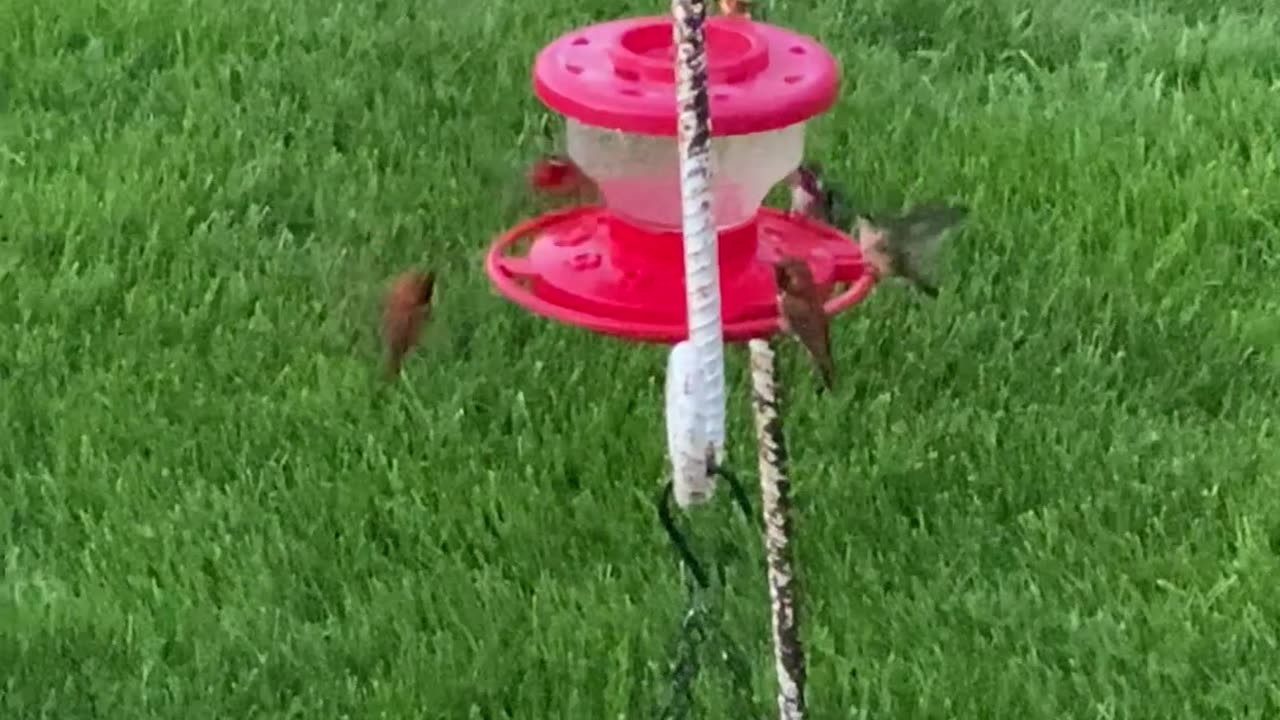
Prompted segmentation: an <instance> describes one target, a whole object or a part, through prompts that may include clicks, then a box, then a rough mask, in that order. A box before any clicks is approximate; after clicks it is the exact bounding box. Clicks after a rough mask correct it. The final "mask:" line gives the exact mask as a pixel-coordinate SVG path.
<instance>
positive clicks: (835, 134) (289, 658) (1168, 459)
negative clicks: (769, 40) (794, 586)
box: [0, 0, 1280, 720]
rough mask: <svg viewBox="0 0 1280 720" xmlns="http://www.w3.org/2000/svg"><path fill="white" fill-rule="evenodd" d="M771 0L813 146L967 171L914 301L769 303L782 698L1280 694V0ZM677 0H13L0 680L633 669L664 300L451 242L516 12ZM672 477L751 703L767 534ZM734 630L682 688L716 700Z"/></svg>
mask: <svg viewBox="0 0 1280 720" xmlns="http://www.w3.org/2000/svg"><path fill="white" fill-rule="evenodd" d="M771 10H772V13H771V15H772V17H771V19H773V20H775V21H776V22H779V23H781V24H785V25H789V26H792V27H794V28H797V29H799V30H801V31H804V32H808V33H811V34H813V35H815V36H817V37H818V38H820V39H821V40H823V41H824V42H825V43H826V44H827V45H828V46H829V47H831V48H832V50H833V51H834V52H835V53H836V54H837V56H838V57H839V58H840V59H841V62H842V65H843V68H844V72H845V83H844V86H843V91H842V95H841V98H840V100H839V102H838V104H837V106H836V107H835V108H834V109H833V110H832V112H831V113H829V114H828V115H827V116H826V117H824V118H822V119H821V120H820V121H818V122H816V123H815V124H814V125H813V126H812V127H811V130H810V135H809V138H810V149H811V151H812V154H813V155H814V156H816V157H821V158H822V159H823V160H824V161H825V163H826V164H827V165H828V166H829V167H830V169H831V170H832V171H833V172H834V174H836V175H839V176H840V178H841V179H842V180H843V181H844V183H845V184H846V185H848V186H849V188H850V189H851V190H852V191H853V192H854V194H855V195H856V196H857V197H858V199H859V200H861V201H863V202H865V203H867V204H870V205H872V206H874V207H884V208H897V207H899V206H900V205H901V204H903V203H906V202H912V201H917V200H924V199H930V198H941V199H953V200H961V201H963V202H965V203H967V204H968V205H969V206H970V207H971V208H972V210H973V213H974V214H973V218H972V220H971V222H970V223H969V225H968V227H967V229H966V230H965V231H964V232H963V233H962V234H961V235H959V236H958V240H957V241H956V242H955V243H954V245H953V246H952V248H951V251H950V252H949V253H948V255H947V258H946V263H945V276H944V278H945V282H944V292H943V295H942V297H941V298H940V299H939V300H938V301H937V302H934V303H924V302H920V301H918V300H917V299H916V298H915V296H913V295H911V294H910V293H909V292H907V291H906V290H904V289H902V288H900V287H897V286H892V287H890V286H884V287H882V288H881V289H880V290H879V291H877V293H876V294H875V296H874V297H872V298H871V299H870V300H869V301H867V302H866V303H865V304H864V305H862V306H860V307H859V308H857V309H856V310H854V311H852V312H850V313H848V314H847V315H845V316H843V317H842V318H841V319H840V321H839V322H838V323H837V325H836V327H835V330H834V334H835V344H836V350H837V353H838V356H839V358H838V359H839V360H840V362H841V364H842V373H843V378H842V386H841V387H840V389H839V391H838V392H837V393H836V394H835V395H834V396H828V397H822V398H820V397H817V396H816V395H815V393H814V392H813V390H814V380H813V378H812V376H811V373H809V372H808V368H807V366H805V365H803V364H802V359H801V358H800V357H799V356H798V355H797V354H796V353H795V351H794V350H795V349H794V348H793V347H790V346H787V350H786V355H785V357H784V363H783V366H784V370H786V371H787V374H788V377H790V378H793V379H794V384H795V386H794V388H793V392H792V398H793V403H792V405H791V407H790V412H789V416H788V422H789V425H788V432H789V441H790V444H791V448H792V452H793V455H794V458H793V471H794V476H795V481H796V492H797V503H798V521H799V531H798V532H799V537H798V540H797V550H798V562H799V563H800V566H801V572H802V573H803V581H804V592H805V594H804V603H805V607H804V612H805V616H804V623H805V624H804V626H803V628H802V630H803V633H804V636H805V638H806V641H807V643H808V646H809V649H810V662H811V666H810V692H809V698H810V704H811V707H812V709H811V714H812V717H813V718H815V719H817V720H821V719H824V718H860V717H868V718H975V719H982V718H1017V719H1019V720H1031V719H1041V718H1043V719H1045V720H1050V719H1054V720H1056V719H1059V718H1193V719H1197V720H1198V719H1205V718H1276V717H1280V558H1278V553H1280V426H1278V425H1277V416H1278V415H1280V280H1278V279H1277V272H1278V271H1280V130H1278V129H1277V128H1280V51H1277V42H1280V41H1278V40H1277V38H1278V37H1280V7H1278V6H1277V5H1276V4H1275V3H1274V2H1270V1H1265V2H1264V1H1263V0H1235V1H1228V2H1221V3H1208V2H1204V1H1203V0H1195V1H1192V0H1166V1H1165V2H1157V1H1156V0H1147V1H1145V2H1138V1H1137V0H1077V1H1075V2H1062V3H1059V2H1055V0H1021V1H1017V0H955V1H954V2H944V0H870V1H868V2H858V1H855V0H843V1H842V2H837V1H836V0H813V2H801V1H799V0H790V1H786V2H783V1H781V0H780V1H779V2H778V3H776V4H775V5H774V7H772V8H771ZM663 11H665V6H664V4H663V3H661V2H657V1H656V0H643V1H641V0H628V1H627V2H609V1H606V0H582V1H581V2H570V0H536V1H535V0H526V1H523V2H517V1H516V0H484V2H476V3H466V2H445V0H425V1H424V0H372V1H370V2H356V3H351V2H338V1H337V0H278V1H276V2H268V1H267V0H247V1H246V2H239V3H217V2H210V3H197V2H192V1H190V0H125V1H123V2H115V3H107V2H92V1H91V0H64V1H63V2H57V3H55V2H40V1H36V0H0V383H2V384H0V551H2V554H3V563H2V564H0V718H4V719H5V720H19V719H25V718H55V719H57V720H70V719H72V718H109V719H110V720H142V719H146V718H182V719H183V720H197V719H204V718H220V719H221V718H235V719H240V718H284V717H300V718H301V717H305V718H357V719H363V718H415V717H423V718H449V719H453V718H463V719H466V718H473V719H482V718H483V719H488V718H493V719H497V718H521V719H525V718H533V719H542V718H546V719H549V720H550V719H559V718H567V719H570V720H605V719H613V718H622V717H627V718H649V717H654V716H655V715H654V714H655V711H656V708H657V707H658V706H659V705H660V704H661V702H662V701H663V700H664V699H665V694H666V692H667V684H668V683H667V674H668V662H669V659H670V650H671V645H672V642H673V637H674V634H675V631H676V628H677V624H678V623H679V619H680V616H681V613H682V611H683V608H684V596H683V591H682V589H681V586H680V582H679V581H680V570H679V568H678V566H677V564H676V562H675V560H674V556H673V554H672V552H671V549H670V547H669V546H668V545H667V543H666V541H665V539H664V536H663V535H662V533H661V530H660V529H659V527H658V525H657V523H656V522H655V521H654V520H653V517H652V512H651V508H650V505H649V501H648V500H647V498H648V496H649V495H650V494H651V493H652V491H653V490H654V489H655V488H656V487H657V486H658V484H659V482H660V480H661V478H662V475H663V472H664V468H665V462H666V460H665V440H664V436H663V431H662V430H661V419H662V408H661V391H662V381H663V375H662V374H663V372H664V368H665V352H664V350H663V349H662V348H659V347H635V346H629V345H626V344H623V343H621V342H617V341H613V340H608V339H605V338H602V337H597V336H593V335H591V334H589V333H586V332H585V331H580V330H575V329H572V328H567V327H562V326H557V325H553V324H551V323H550V322H547V321H543V320H540V319H536V318H533V317H530V316H527V315H525V314H523V312H522V311H520V310H519V309H517V308H516V307H515V306H513V305H510V304H508V303H506V302H505V301H503V300H501V299H499V298H497V297H496V296H495V295H494V294H493V293H492V292H491V290H490V289H489V285H488V282H487V279H486V278H485V276H484V274H483V271H482V266H481V258H482V256H483V252H484V250H485V248H486V247H487V245H488V243H489V241H490V239H491V238H492V237H493V236H494V234H495V233H496V232H498V231H499V230H500V229H502V228H504V227H506V226H509V225H511V224H514V222H516V221H517V220H518V219H519V218H520V217H521V216H522V214H527V213H528V212H530V211H531V208H529V207H514V206H513V204H512V203H510V202H507V201H506V200H504V199H503V198H504V197H509V196H510V192H509V191H510V188H511V186H512V183H513V181H517V180H518V179H514V178H513V173H516V172H518V170H519V164H520V163H522V162H524V161H526V160H527V159H528V158H529V157H530V154H531V153H533V152H535V151H536V149H537V147H539V145H540V144H545V141H544V140H543V139H542V138H543V137H544V131H545V128H546V124H547V122H548V119H547V114H546V113H545V112H544V111H543V109H542V107H541V105H540V104H539V103H538V101H537V100H536V99H535V98H534V97H533V94H532V91H531V89H530V87H529V78H528V74H529V66H530V62H531V60H532V57H533V55H534V53H535V52H536V51H537V50H538V49H539V48H540V47H541V46H542V45H543V44H544V43H545V42H547V41H549V40H551V39H552V38H553V37H554V36H555V35H557V34H558V33H559V32H561V31H565V30H567V29H569V28H571V27H573V26H575V25H580V24H584V23H587V22H591V21H597V20H605V19H609V18H613V17H619V16H623V15H627V14H637V13H651V12H663ZM413 264H422V265H429V266H431V267H434V268H436V269H438V271H439V272H440V274H441V281H440V285H439V288H438V292H439V299H440V302H439V307H438V320H437V322H436V323H435V324H434V325H433V326H432V327H431V328H430V331H429V333H428V337H427V338H426V342H425V345H424V347H423V348H422V350H421V352H420V353H419V354H417V355H415V356H414V357H413V358H412V360H411V362H410V363H409V366H408V369H407V372H406V375H405V377H404V378H403V380H402V382H400V383H399V384H397V385H395V386H394V387H385V386H383V385H382V384H381V383H380V382H379V380H380V378H379V375H378V373H379V367H378V359H379V357H378V348H377V341H376V335H375V332H374V325H373V321H374V320H375V319H376V316H377V301H378V296H379V294H380V292H381V290H382V283H383V281H384V278H386V277H387V276H389V275H391V274H392V273H394V272H397V271H399V270H400V269H402V268H404V267H406V266H409V265H413ZM744 366H745V363H744V358H743V356H742V354H741V353H733V354H732V356H731V357H730V365H729V372H730V379H729V382H730V384H731V387H732V389H733V395H732V397H731V398H730V433H731V438H730V442H731V448H730V451H731V454H732V457H733V459H734V461H735V462H736V463H737V464H738V465H740V466H741V467H742V469H743V470H745V471H753V470H754V463H755V460H754V452H755V450H754V441H753V439H752V431H751V424H750V414H749V412H750V411H749V405H748V395H747V378H746V375H745V372H744ZM692 522H694V523H695V525H696V526H697V528H698V532H699V533H701V535H702V536H703V538H704V541H705V544H711V543H714V544H717V545H721V546H725V547H735V546H737V547H738V548H739V549H738V550H737V551H736V552H735V553H732V554H730V559H731V561H732V563H731V565H730V566H729V569H728V571H727V583H728V592H727V598H726V601H725V607H724V613H725V619H724V624H725V627H726V628H727V629H728V632H729V633H730V634H731V635H732V636H733V637H734V638H735V640H736V641H737V642H738V643H740V644H741V645H742V646H744V648H745V649H746V651H747V653H748V655H749V657H750V659H751V662H752V669H753V673H754V690H755V706H756V707H755V712H754V714H753V715H752V716H753V717H760V718H763V717H770V716H772V715H774V714H776V711H775V710H773V699H772V695H773V687H774V680H773V663H772V657H771V650H770V646H769V642H768V630H767V628H768V612H767V601H766V588H765V586H764V581H763V568H762V562H763V561H762V555H761V550H760V547H759V541H758V538H757V537H756V536H755V535H754V534H753V533H752V532H751V531H750V530H749V529H748V528H747V527H746V526H745V525H744V524H743V523H742V522H740V521H739V520H737V519H735V518H734V517H733V516H732V515H731V514H729V512H728V511H727V510H726V509H725V507H724V506H723V505H721V504H717V505H716V506H715V507H713V508H710V509H708V510H706V511H703V512H698V513H697V514H696V515H695V517H694V518H693V520H692ZM727 677H728V676H727V674H726V673H725V672H724V671H723V670H722V669H721V668H719V667H717V666H716V665H714V664H707V666H706V673H705V674H704V677H703V680H702V681H701V684H700V685H699V687H698V689H697V690H698V696H699V698H700V707H699V708H698V713H697V715H696V716H695V717H705V718H725V717H729V716H730V714H731V713H736V714H734V715H732V716H733V717H744V715H743V714H742V713H741V712H739V710H738V709H737V706H736V705H735V704H734V696H733V694H732V693H731V692H730V691H729V685H730V683H729V681H728V679H727Z"/></svg>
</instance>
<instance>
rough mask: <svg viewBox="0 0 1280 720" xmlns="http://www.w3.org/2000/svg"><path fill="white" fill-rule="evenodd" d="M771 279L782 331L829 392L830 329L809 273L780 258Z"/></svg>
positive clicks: (832, 381)
mask: <svg viewBox="0 0 1280 720" xmlns="http://www.w3.org/2000/svg"><path fill="white" fill-rule="evenodd" d="M773 276H774V280H775V281H776V282H777V284H778V311H779V314H780V315H781V316H782V317H781V325H782V331H783V332H785V333H788V334H790V335H794V336H795V337H796V338H797V339H798V340H800V343H801V344H802V345H804V348H805V350H806V351H807V352H808V354H809V357H810V358H811V359H812V360H813V364H814V366H815V367H816V368H817V370H818V374H819V375H820V376H821V377H822V384H823V385H824V386H825V387H826V388H827V389H828V390H831V389H833V388H834V387H835V379H836V367H835V362H834V361H833V360H832V359H831V326H830V324H829V322H828V318H827V313H826V311H825V310H824V309H823V307H822V297H821V296H820V295H819V294H818V286H817V283H815V282H814V280H813V272H812V271H810V270H809V266H808V264H806V263H805V261H803V260H800V259H797V258H783V259H782V260H779V261H778V262H777V263H775V264H774V266H773Z"/></svg>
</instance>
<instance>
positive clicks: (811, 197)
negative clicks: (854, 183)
mask: <svg viewBox="0 0 1280 720" xmlns="http://www.w3.org/2000/svg"><path fill="white" fill-rule="evenodd" d="M787 185H788V186H789V187H790V188H791V212H792V213H794V214H796V215H804V216H805V217H811V218H813V219H814V220H817V221H819V222H823V223H826V224H827V225H831V226H832V227H848V226H849V224H850V223H851V222H852V221H853V218H854V213H853V211H852V209H851V208H850V207H849V206H848V203H847V202H846V201H845V197H844V193H843V192H841V191H839V190H838V189H836V188H834V187H830V186H829V185H828V184H827V182H826V181H825V180H823V178H822V169H821V168H820V167H819V166H818V164H817V163H810V164H808V165H801V166H800V167H798V168H796V169H795V170H794V171H792V173H791V174H790V175H788V176H787Z"/></svg>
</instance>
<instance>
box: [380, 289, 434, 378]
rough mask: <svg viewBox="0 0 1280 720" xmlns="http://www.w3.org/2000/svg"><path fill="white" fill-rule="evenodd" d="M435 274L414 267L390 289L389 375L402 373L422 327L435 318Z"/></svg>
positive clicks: (386, 326)
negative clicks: (402, 368)
mask: <svg viewBox="0 0 1280 720" xmlns="http://www.w3.org/2000/svg"><path fill="white" fill-rule="evenodd" d="M434 291H435V277H434V276H433V275H432V274H431V273H429V272H419V271H416V270H411V271H409V272H406V273H402V274H401V275H399V276H397V277H396V278H395V279H394V280H393V281H392V282H391V286H390V289H389V290H388V292H387V297H386V304H385V305H384V307H383V312H382V334H383V338H384V339H385V341H386V344H387V378H388V379H392V378H395V377H396V376H397V375H399V374H400V367H401V365H403V364H404V358H405V356H407V355H408V354H409V352H410V351H412V350H413V348H414V346H415V345H417V344H418V338H419V336H420V335H421V333H422V326H423V324H424V323H426V321H427V320H428V319H429V318H430V317H431V298H432V294H433V292H434Z"/></svg>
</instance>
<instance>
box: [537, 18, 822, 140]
mask: <svg viewBox="0 0 1280 720" xmlns="http://www.w3.org/2000/svg"><path fill="white" fill-rule="evenodd" d="M673 23H674V21H673V20H672V19H671V18H670V17H645V18H631V19H627V20H617V21H614V22H607V23H601V24H599V25H592V26H590V27H586V28H583V29H581V30H577V31H574V32H571V33H569V34H567V35H564V36H562V37H560V38H558V39H557V40H556V41H555V42H553V43H551V44H550V45H548V46H547V47H546V48H544V49H543V50H542V52H541V53H539V54H538V58H537V61H536V62H535V63H534V66H533V82H534V90H535V92H537V94H538V97H539V98H541V99H542V101H543V102H544V103H546V104H547V106H548V107H550V108H551V109H552V110H555V111H556V112H558V113H560V114H561V115H565V116H567V117H571V118H573V119H575V120H578V121H579V122H582V123H584V124H587V125H594V126H596V127H604V128H609V129H613V130H621V131H623V132H629V133H637V134H645V135H675V134H676V123H677V120H676V115H677V107H676V93H675V39H674V36H673V30H674V27H673ZM705 29H706V38H707V57H708V63H707V64H708V69H707V74H708V78H709V80H710V88H709V90H710V93H711V97H710V102H711V125H712V127H711V130H712V134H713V135H746V134H750V133H758V132H766V131H769V130H778V129H780V128H784V127H787V126H789V125H794V124H796V123H799V122H803V121H805V120H808V119H809V118H811V117H813V116H815V115H819V114H821V113H823V112H826V111H827V110H828V109H830V107H831V105H832V104H833V103H834V102H835V98H836V92H837V90H838V86H839V84H840V68H839V66H838V65H837V64H836V60H835V58H834V57H832V56H831V53H829V52H827V50H826V48H824V47H823V46H822V45H821V44H819V43H818V42H817V41H816V40H814V39H813V38H810V37H808V36H805V35H800V34H798V33H794V32H791V31H789V30H784V29H783V28H780V27H777V26H774V25H768V24H764V23H757V22H752V21H750V20H744V19H739V18H726V17H719V16H718V17H714V18H711V19H710V20H708V21H707V24H706V26H705Z"/></svg>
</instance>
